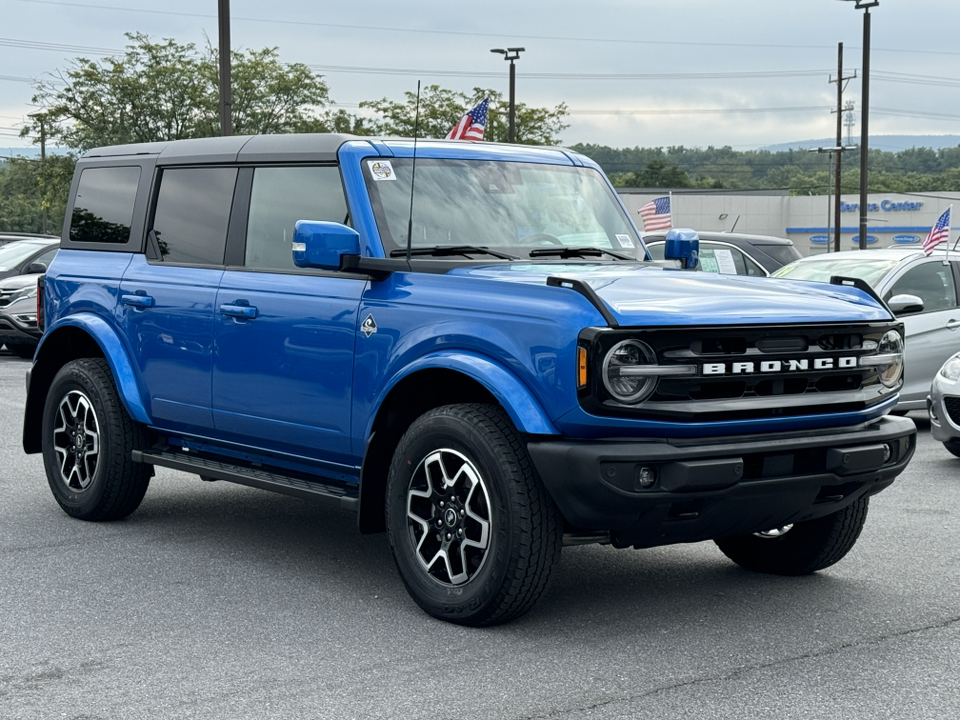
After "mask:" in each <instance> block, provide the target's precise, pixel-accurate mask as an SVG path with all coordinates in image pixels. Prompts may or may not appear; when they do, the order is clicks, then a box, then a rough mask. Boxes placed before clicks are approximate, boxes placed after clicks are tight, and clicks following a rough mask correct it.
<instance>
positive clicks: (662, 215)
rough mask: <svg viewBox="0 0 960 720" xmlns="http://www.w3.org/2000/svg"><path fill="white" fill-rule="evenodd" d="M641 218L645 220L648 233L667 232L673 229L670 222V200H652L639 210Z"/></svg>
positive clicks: (644, 225) (667, 198)
mask: <svg viewBox="0 0 960 720" xmlns="http://www.w3.org/2000/svg"><path fill="white" fill-rule="evenodd" d="M639 212H640V217H642V218H643V228H644V230H646V231H647V232H651V231H653V230H666V229H667V228H669V227H671V225H672V221H671V220H670V198H669V197H662V198H657V199H656V200H651V201H650V202H648V203H647V204H646V205H644V206H643V207H642V208H640V210H639Z"/></svg>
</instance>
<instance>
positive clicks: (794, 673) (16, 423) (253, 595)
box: [0, 353, 960, 720]
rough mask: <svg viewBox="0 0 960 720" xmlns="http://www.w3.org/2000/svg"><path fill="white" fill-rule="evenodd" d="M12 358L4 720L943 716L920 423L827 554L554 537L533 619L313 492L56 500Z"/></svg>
mask: <svg viewBox="0 0 960 720" xmlns="http://www.w3.org/2000/svg"><path fill="white" fill-rule="evenodd" d="M27 366H28V363H27V362H26V361H23V360H19V359H16V358H13V357H12V356H10V355H9V354H7V353H0V409H2V412H0V430H2V432H0V489H2V497H3V500H2V502H0V578H2V582H0V718H4V720H14V719H20V718H31V719H32V718H43V719H45V720H46V719H48V718H68V719H72V720H81V719H82V720H93V719H95V718H96V719H103V720H114V719H126V718H130V719H134V718H138V719H139V718H203V719H204V720H212V719H216V718H225V719H226V718H229V719H231V720H235V719H236V718H258V719H267V718H284V719H285V720H288V719H291V718H336V719H338V720H342V719H347V718H398V719H399V718H404V719H409V718H425V719H426V718H430V719H431V720H441V719H445V718H477V719H481V718H482V719H501V718H502V719H505V720H506V719H509V720H520V719H524V720H526V719H528V718H561V719H570V720H579V719H581V718H585V719H591V720H594V719H608V718H610V719H612V718H669V717H683V718H704V719H708V718H709V719H710V720H717V719H719V718H738V719H742V718H760V717H770V716H776V717H789V718H818V719H821V718H910V719H911V720H913V719H917V718H937V719H938V720H939V719H942V718H948V717H957V716H960V544H958V542H957V538H958V537H960V513H958V506H960V459H957V458H954V457H953V456H952V455H950V454H949V453H947V452H946V450H944V449H943V447H942V446H940V445H939V443H936V442H934V441H932V440H931V439H930V437H929V433H928V431H927V423H926V421H925V420H924V419H923V417H922V416H919V415H918V416H916V418H915V419H916V420H917V422H918V425H919V427H920V428H921V433H920V435H921V437H920V443H919V450H918V453H917V455H916V457H915V458H914V460H913V463H912V464H911V466H910V467H909V468H908V470H907V472H906V473H905V474H904V475H903V476H902V477H901V478H900V479H899V480H898V481H897V483H895V484H894V486H893V487H892V488H891V489H889V490H887V491H885V492H883V493H881V494H880V495H879V496H877V497H876V498H874V500H873V502H872V504H871V508H870V517H869V518H868V521H867V525H866V528H865V530H864V532H863V535H862V536H861V538H860V541H859V543H858V544H857V546H856V547H855V548H854V549H853V551H852V552H851V553H850V554H849V555H848V556H847V557H846V558H845V559H844V560H843V561H842V562H841V563H839V564H838V565H836V566H834V567H832V568H829V569H828V570H826V571H823V572H821V573H819V574H817V575H814V576H809V577H804V578H779V577H768V576H763V575H756V574H751V573H748V572H745V571H743V570H740V569H738V568H737V567H736V566H734V565H733V564H731V563H730V562H729V561H728V560H726V559H725V558H724V557H723V556H722V555H721V554H720V552H719V551H718V550H717V549H716V548H715V547H714V546H713V545H712V544H711V543H698V544H694V545H689V546H675V547H666V548H658V549H654V550H645V551H623V550H614V549H611V548H607V547H600V546H586V547H580V548H567V549H565V550H564V553H563V557H562V560H561V562H560V565H559V568H558V571H557V573H556V575H555V577H554V582H553V584H552V586H551V589H550V590H549V592H548V595H547V596H546V597H545V598H544V599H543V600H542V601H541V602H540V603H539V604H538V605H537V606H536V608H535V609H534V610H533V612H531V613H530V614H528V615H527V616H525V617H523V618H521V619H520V620H518V621H516V622H514V623H512V624H509V625H506V626H501V627H495V628H490V629H483V630H475V629H468V628H461V627H457V626H453V625H449V624H446V623H442V622H440V621H437V620H434V619H432V618H430V617H428V616H426V615H424V614H423V613H422V612H421V611H420V610H419V609H418V608H417V607H416V606H415V605H414V603H413V602H412V601H411V600H410V599H409V597H408V596H407V593H406V591H405V590H404V588H403V585H402V583H401V582H400V580H399V577H398V575H397V573H396V571H395V569H394V566H393V562H392V559H391V557H390V551H389V548H388V546H387V542H386V538H385V536H382V535H379V536H361V535H359V534H358V533H357V532H356V530H355V527H354V523H355V519H354V518H353V517H351V516H349V515H345V514H340V513H339V512H337V511H333V510H330V509H327V508H326V507H324V506H319V505H315V504H311V503H310V502H307V501H301V500H297V499H293V498H287V497H282V496H277V495H272V494H269V493H266V492H262V491H258V490H254V489H249V488H243V487H239V486H233V485H228V484H226V483H204V482H200V481H199V480H197V479H196V478H195V477H193V476H189V475H184V474H180V473H176V472H173V471H167V470H159V471H158V474H157V477H156V478H155V479H154V480H153V482H152V484H151V487H150V490H149V491H148V493H147V496H146V498H145V500H144V502H143V504H142V506H141V507H140V509H139V510H138V511H137V512H136V513H135V514H134V515H132V516H131V517H130V518H128V519H127V520H124V521H120V522H113V523H104V524H94V523H84V522H80V521H76V520H72V519H70V518H69V517H67V516H66V515H65V514H63V513H62V512H61V511H60V509H59V507H58V506H57V505H56V503H55V502H54V500H53V498H52V496H51V494H50V492H49V490H48V488H47V486H46V481H45V479H44V475H43V470H42V462H41V460H40V457H39V456H36V455H31V456H27V455H24V454H23V452H22V450H21V448H20V421H21V417H22V409H23V401H24V387H23V386H24V383H23V376H24V371H25V370H26V368H27Z"/></svg>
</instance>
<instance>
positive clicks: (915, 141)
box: [758, 135, 960, 152]
mask: <svg viewBox="0 0 960 720" xmlns="http://www.w3.org/2000/svg"><path fill="white" fill-rule="evenodd" d="M836 144H837V140H836V138H822V139H819V140H797V141H796V142H789V143H778V144H777V145H764V146H763V147H761V148H758V149H759V150H769V151H770V152H783V151H785V150H812V149H814V148H821V147H834V146H835V145H836ZM844 144H847V141H846V136H844ZM850 144H851V145H859V144H860V136H859V135H857V136H856V137H852V138H850ZM958 145H960V135H873V136H871V137H870V149H871V150H885V151H886V152H900V151H901V150H909V149H910V148H915V147H916V148H930V149H931V150H940V149H941V148H955V147H957V146H958Z"/></svg>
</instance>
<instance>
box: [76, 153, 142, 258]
mask: <svg viewBox="0 0 960 720" xmlns="http://www.w3.org/2000/svg"><path fill="white" fill-rule="evenodd" d="M139 184H140V168H139V167H108V168H87V169H86V170H84V171H83V172H82V173H81V174H80V182H79V184H78V185H77V197H76V199H75V201H74V204H73V214H72V215H71V218H70V239H71V240H75V241H76V242H96V243H125V242H127V240H129V239H130V223H131V221H132V220H133V203H134V200H136V197H137V186H138V185H139Z"/></svg>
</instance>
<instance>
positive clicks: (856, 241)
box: [850, 235, 877, 245]
mask: <svg viewBox="0 0 960 720" xmlns="http://www.w3.org/2000/svg"><path fill="white" fill-rule="evenodd" d="M876 241H877V236H876V235H867V245H872V244H873V243H875V242H876ZM850 242H852V243H853V244H854V245H859V244H860V236H859V235H854V236H853V237H852V238H850Z"/></svg>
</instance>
